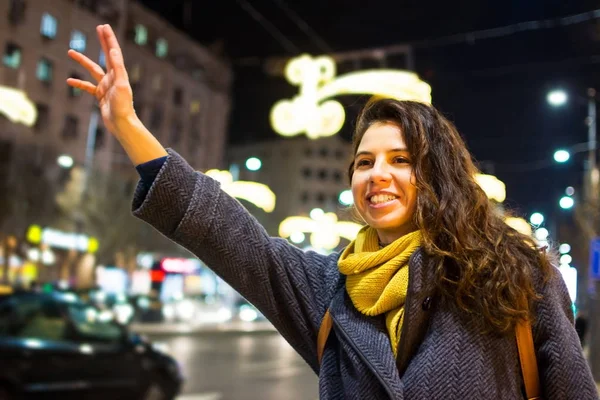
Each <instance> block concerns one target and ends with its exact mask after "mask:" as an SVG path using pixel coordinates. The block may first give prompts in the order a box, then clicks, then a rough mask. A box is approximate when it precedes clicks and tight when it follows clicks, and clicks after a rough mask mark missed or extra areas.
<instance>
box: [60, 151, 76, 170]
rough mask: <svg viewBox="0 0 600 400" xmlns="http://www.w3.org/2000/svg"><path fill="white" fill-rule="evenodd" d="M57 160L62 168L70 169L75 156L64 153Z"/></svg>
mask: <svg viewBox="0 0 600 400" xmlns="http://www.w3.org/2000/svg"><path fill="white" fill-rule="evenodd" d="M56 162H57V163H58V165H60V166H61V167H62V168H65V169H69V168H71V167H72V166H73V157H71V156H68V155H66V154H63V155H61V156H59V157H58V158H57V159H56Z"/></svg>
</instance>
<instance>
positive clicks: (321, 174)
mask: <svg viewBox="0 0 600 400" xmlns="http://www.w3.org/2000/svg"><path fill="white" fill-rule="evenodd" d="M319 179H320V180H322V181H324V180H326V179H327V170H324V169H321V170H319Z"/></svg>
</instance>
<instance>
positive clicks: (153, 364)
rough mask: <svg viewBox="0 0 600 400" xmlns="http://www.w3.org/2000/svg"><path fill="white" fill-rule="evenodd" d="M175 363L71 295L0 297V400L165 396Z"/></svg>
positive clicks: (177, 374) (174, 383) (176, 374)
mask: <svg viewBox="0 0 600 400" xmlns="http://www.w3.org/2000/svg"><path fill="white" fill-rule="evenodd" d="M182 383H183V377H182V374H181V371H180V368H179V365H178V364H177V362H176V361H175V360H174V359H173V358H172V357H171V356H169V355H168V354H166V353H163V352H161V351H159V350H158V349H157V348H155V347H153V345H152V343H150V342H149V341H147V340H145V339H144V338H142V337H141V336H139V335H137V334H134V333H131V332H130V331H128V330H127V328H125V327H124V326H122V325H119V324H118V323H116V322H114V320H113V319H112V317H111V314H110V313H106V312H103V311H101V310H99V309H97V308H95V307H93V306H92V305H91V304H89V303H85V302H82V301H81V300H80V299H79V298H78V297H77V296H76V295H74V294H72V293H60V292H54V293H33V292H24V293H14V294H9V295H2V296H0V400H9V399H10V400H14V399H37V398H48V399H66V398H73V399H86V400H87V399H96V398H98V399H107V398H110V399H111V400H116V399H141V400H142V399H143V400H145V399H148V400H150V399H152V400H155V399H157V400H158V399H164V400H167V399H173V398H175V396H177V394H178V393H179V391H180V388H181V385H182Z"/></svg>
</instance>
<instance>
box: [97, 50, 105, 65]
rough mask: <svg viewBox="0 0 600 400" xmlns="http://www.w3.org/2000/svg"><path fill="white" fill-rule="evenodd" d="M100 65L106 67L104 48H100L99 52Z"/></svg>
mask: <svg viewBox="0 0 600 400" xmlns="http://www.w3.org/2000/svg"><path fill="white" fill-rule="evenodd" d="M98 65H99V66H101V67H102V68H106V54H104V51H103V50H100V54H98Z"/></svg>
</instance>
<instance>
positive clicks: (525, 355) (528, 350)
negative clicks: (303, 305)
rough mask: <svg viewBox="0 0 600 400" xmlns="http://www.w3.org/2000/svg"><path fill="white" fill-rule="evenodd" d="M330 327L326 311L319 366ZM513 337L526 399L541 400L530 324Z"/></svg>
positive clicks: (520, 326)
mask: <svg viewBox="0 0 600 400" xmlns="http://www.w3.org/2000/svg"><path fill="white" fill-rule="evenodd" d="M332 327H333V319H332V318H331V314H330V312H329V309H327V311H325V315H324V316H323V320H322V321H321V326H320V327H319V335H318V336H317V360H318V362H319V366H320V365H321V360H322V358H323V352H324V351H325V343H327V338H328V337H329V332H331V328H332ZM515 337H516V339H517V350H518V351H519V361H520V364H521V374H522V376H523V383H524V384H525V393H526V395H527V399H528V400H541V399H542V397H541V391H540V376H539V372H538V366H537V359H536V356H535V347H534V344H533V334H532V333H531V323H530V322H529V321H521V322H519V323H518V324H517V326H516V328H515Z"/></svg>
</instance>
